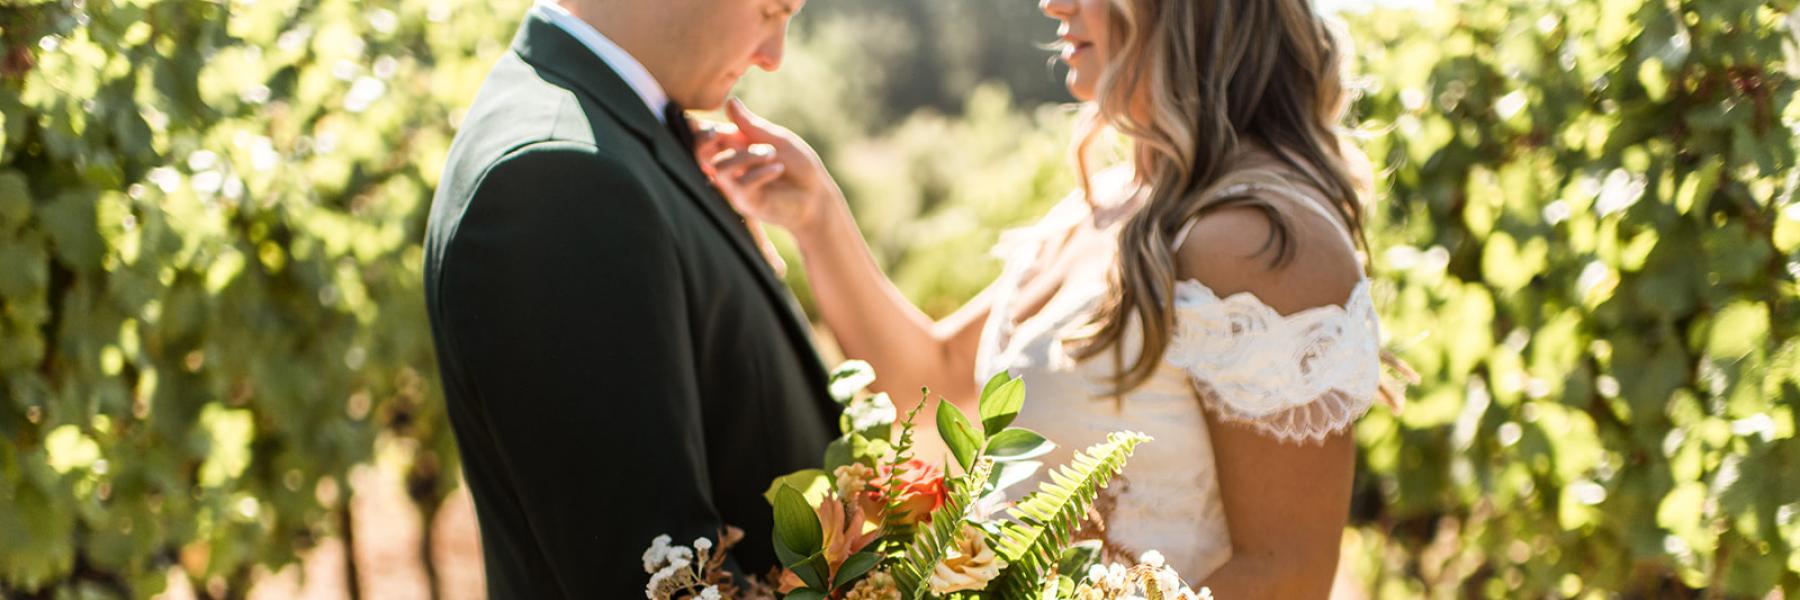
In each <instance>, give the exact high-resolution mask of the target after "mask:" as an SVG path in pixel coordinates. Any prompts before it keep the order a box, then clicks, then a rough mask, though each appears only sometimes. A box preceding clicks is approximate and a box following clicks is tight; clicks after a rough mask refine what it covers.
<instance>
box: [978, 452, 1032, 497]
mask: <svg viewBox="0 0 1800 600" xmlns="http://www.w3.org/2000/svg"><path fill="white" fill-rule="evenodd" d="M1042 468H1044V463H1042V462H1039V461H1035V460H1011V461H1006V462H999V461H998V460H996V461H995V462H994V474H993V476H991V477H988V488H989V489H991V490H993V491H994V492H1000V491H1002V490H1005V489H1007V488H1010V487H1012V486H1014V485H1018V483H1019V482H1021V481H1025V480H1027V479H1031V476H1032V475H1036V474H1037V472H1038V470H1039V469H1042Z"/></svg>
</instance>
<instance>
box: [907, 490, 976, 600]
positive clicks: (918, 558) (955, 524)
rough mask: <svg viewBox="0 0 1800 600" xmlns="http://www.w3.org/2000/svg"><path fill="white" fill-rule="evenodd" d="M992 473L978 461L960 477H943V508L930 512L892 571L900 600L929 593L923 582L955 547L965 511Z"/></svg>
mask: <svg viewBox="0 0 1800 600" xmlns="http://www.w3.org/2000/svg"><path fill="white" fill-rule="evenodd" d="M993 469H994V462H993V461H991V460H987V459H985V458H984V459H980V460H977V461H976V462H975V468H973V469H971V470H970V471H969V473H968V474H966V475H963V476H961V477H947V478H946V479H948V483H949V487H950V489H949V493H948V494H946V496H947V497H946V498H945V499H944V505H943V506H940V507H938V509H937V510H935V511H932V512H931V521H930V523H929V524H927V525H926V526H924V527H920V528H919V530H918V532H917V533H915V534H914V535H913V538H912V542H911V543H908V544H907V545H906V549H905V550H904V551H903V552H902V553H901V556H900V561H899V564H897V565H895V568H894V570H893V573H894V580H895V582H896V583H898V584H900V593H901V595H902V596H905V597H908V598H912V599H913V600H918V599H919V598H924V597H925V596H926V594H928V593H930V591H931V590H930V586H927V585H925V583H924V582H925V580H926V578H928V577H930V576H931V572H932V571H935V570H937V567H938V563H940V562H943V560H944V557H946V556H948V555H949V554H950V549H951V548H953V547H955V545H956V537H957V536H958V535H960V534H961V532H962V527H963V523H965V522H967V521H968V519H969V509H970V508H971V507H973V506H974V504H975V499H976V496H977V495H978V494H980V493H981V488H982V486H984V485H985V484H986V483H987V479H988V475H989V474H990V473H992V471H993Z"/></svg>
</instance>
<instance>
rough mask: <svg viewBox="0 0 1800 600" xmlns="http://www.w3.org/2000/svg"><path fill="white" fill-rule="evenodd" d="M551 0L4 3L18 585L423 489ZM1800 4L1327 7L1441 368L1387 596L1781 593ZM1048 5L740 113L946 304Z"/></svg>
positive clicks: (1021, 145) (1378, 460) (1035, 136)
mask: <svg viewBox="0 0 1800 600" xmlns="http://www.w3.org/2000/svg"><path fill="white" fill-rule="evenodd" d="M527 4H528V2H527V1H526V0H507V1H505V2H468V1H464V2H433V1H427V0H376V1H368V2H359V1H354V0H305V1H302V0H257V1H256V2H244V1H242V0H237V1H231V2H224V1H221V0H80V1H79V2H78V1H76V0H13V1H12V2H10V3H8V4H6V5H4V6H0V597H8V598H10V597H36V596H39V595H44V596H56V597H115V596H116V597H146V596H148V595H151V594H153V593H155V592H156V591H158V590H160V589H162V587H163V586H164V584H165V577H166V576H167V575H168V574H169V573H171V569H172V568H177V567H178V568H179V569H178V570H175V571H173V572H174V573H176V574H177V576H183V577H188V578H191V579H192V581H193V583H194V584H195V585H194V586H193V587H194V588H195V589H196V590H197V591H199V593H201V594H202V595H203V596H206V597H236V596H241V595H243V593H244V592H245V591H246V590H247V588H248V586H249V585H251V573H252V568H253V567H254V566H256V565H266V566H271V567H278V566H280V565H283V564H287V563H290V562H292V561H293V560H295V558H296V556H297V552H300V551H303V550H305V549H306V548H308V547H310V545H311V544H313V543H314V542H315V541H316V540H317V539H319V538H320V537H321V536H324V535H335V534H340V533H342V532H344V531H345V530H346V529H345V527H344V525H345V524H346V523H347V522H348V521H347V519H349V518H351V516H350V515H349V514H348V512H347V509H346V507H347V506H348V503H347V502H345V499H346V498H347V496H348V494H349V493H350V492H351V490H349V489H348V487H349V486H348V485H346V484H344V481H345V478H346V475H347V473H348V470H349V469H350V468H351V467H353V466H355V465H358V464H363V463H367V462H369V461H370V460H372V457H373V456H374V455H375V454H376V452H377V451H378V450H379V451H381V452H384V453H387V452H388V451H390V450H391V451H392V454H395V455H398V456H402V457H404V460H403V462H404V464H406V465H407V467H406V468H407V469H408V470H409V477H408V481H409V484H410V485H409V488H410V489H409V491H410V492H411V495H412V497H413V499H414V500H415V502H416V503H418V505H419V507H420V509H421V510H422V511H423V512H424V513H425V514H426V515H427V516H429V515H430V514H431V513H432V512H434V511H435V510H436V507H437V506H438V504H439V503H441V502H442V500H443V498H444V497H445V495H447V494H448V493H449V492H450V491H451V490H453V489H454V486H455V485H456V482H455V473H456V467H455V462H454V456H453V447H452V445H451V443H450V440H449V436H448V435H447V432H446V430H445V427H444V423H443V418H442V415H441V412H440V411H441V407H440V403H441V395H440V394H439V393H438V392H437V390H436V377H437V376H436V372H435V370H434V369H433V362H432V356H431V352H430V344H429V331H428V329H427V327H426V323H425V318H424V315H423V311H422V305H423V303H422V301H421V299H420V293H419V281H420V250H419V245H418V244H419V236H420V234H421V232H422V231H423V219H424V215H425V209H426V206H427V205H428V203H429V199H430V193H431V190H432V188H433V186H435V185H436V182H437V177H438V169H439V167H440V165H441V161H442V157H443V155H444V152H445V150H446V148H447V146H448V143H449V140H450V138H451V136H452V135H453V133H454V128H455V124H456V122H457V119H458V117H459V115H460V110H461V109H462V107H464V106H466V104H467V102H468V101H469V99H470V98H471V97H472V96H473V93H474V90H475V89H476V88H477V87H478V86H479V84H480V81H481V77H482V76H483V75H484V73H485V71H486V69H487V67H488V66H489V65H490V64H491V62H492V61H493V60H494V58H495V57H496V56H498V54H499V53H500V52H502V51H503V50H504V48H505V47H506V45H507V43H508V41H509V39H510V35H511V31H512V28H513V26H514V25H515V24H516V23H517V20H518V17H519V16H520V15H521V14H522V13H523V11H524V8H525V7H526V6H527ZM1794 8H1795V3H1794V2H1793V0H1768V1H1760V2H1759V1H1754V0H1551V1H1524V0H1467V1H1462V2H1451V1H1448V0H1446V1H1444V2H1441V3H1438V4H1437V5H1436V6H1435V8H1431V9H1426V10H1416V11H1398V10H1377V11H1374V12H1367V13H1356V12H1353V13H1348V14H1345V15H1344V18H1345V20H1346V21H1347V22H1348V25H1349V30H1350V32H1351V34H1352V36H1353V37H1354V39H1355V46H1356V52H1355V57H1354V58H1355V68H1356V70H1357V72H1358V73H1359V74H1360V77H1359V80H1358V81H1359V87H1360V88H1361V89H1362V90H1363V97H1362V99H1361V100H1359V102H1358V103H1357V104H1356V106H1355V113H1356V114H1355V116H1356V119H1357V122H1358V127H1359V130H1360V131H1361V132H1362V133H1361V138H1362V143H1363V146H1364V147H1365V148H1366V149H1367V150H1368V151H1369V152H1370V154H1371V156H1372V157H1373V158H1374V159H1375V161H1376V163H1377V164H1378V165H1379V166H1380V167H1381V168H1382V173H1381V174H1382V177H1381V182H1382V189H1381V190H1380V191H1379V193H1378V194H1377V196H1376V197H1375V198H1374V199H1373V203H1374V212H1373V218H1372V221H1371V225H1370V227H1371V231H1370V236H1371V239H1372V241H1373V246H1374V252H1373V256H1372V259H1373V263H1374V267H1375V275H1376V276H1377V278H1378V279H1379V280H1380V282H1381V283H1380V285H1379V286H1378V291H1377V302H1378V304H1379V306H1380V307H1381V308H1382V312H1383V315H1384V318H1385V320H1386V325H1387V330H1388V334H1389V338H1390V340H1389V345H1390V347H1392V348H1394V349H1395V350H1396V351H1397V352H1398V353H1399V354H1400V355H1401V356H1402V357H1403V358H1405V359H1406V360H1408V361H1410V362H1411V364H1412V365H1413V366H1414V367H1416V368H1417V369H1418V370H1419V371H1420V373H1421V374H1422V375H1423V379H1424V380H1423V382H1422V384H1421V385H1419V386H1417V387H1415V388H1414V389H1413V390H1412V393H1411V394H1410V398H1411V403H1410V405H1409V406H1408V407H1407V408H1406V410H1404V411H1403V412H1401V413H1399V414H1398V415H1394V414H1392V413H1391V412H1389V411H1384V410H1381V409H1377V410H1376V411H1374V412H1372V413H1371V415H1370V416H1369V417H1367V418H1365V419H1364V421H1363V422H1362V423H1361V425H1360V426H1359V429H1358V438H1359V440H1360V442H1361V445H1362V447H1363V452H1362V454H1361V458H1360V463H1359V472H1358V476H1359V478H1358V494H1357V501H1356V505H1355V507H1354V510H1353V517H1354V521H1355V526H1354V528H1353V530H1352V532H1350V534H1349V536H1348V539H1349V544H1350V547H1351V550H1352V551H1351V552H1349V553H1346V555H1345V560H1347V561H1350V562H1351V563H1352V565H1353V566H1354V568H1355V571H1356V572H1357V573H1359V574H1360V575H1361V576H1362V578H1363V579H1364V580H1365V581H1366V582H1367V583H1368V585H1369V586H1370V589H1371V591H1372V592H1374V595H1376V596H1378V597H1384V598H1388V597H1391V598H1403V597H1405V598H1410V597H1419V596H1430V597H1449V596H1463V595H1472V596H1485V597H1514V596H1527V595H1529V596H1546V595H1554V596H1587V595H1598V596H1605V595H1609V594H1613V593H1635V594H1641V595H1652V596H1657V595H1688V593H1689V592H1691V591H1693V590H1699V589H1713V590H1716V591H1718V592H1721V593H1723V594H1725V595H1732V596H1738V595H1744V596H1761V595H1764V594H1765V593H1766V592H1767V591H1768V590H1771V589H1773V588H1781V589H1783V590H1784V591H1785V592H1786V593H1787V594H1788V595H1790V596H1791V595H1793V594H1795V593H1800V553H1797V552H1796V549H1797V548H1800V483H1795V482H1794V481H1793V479H1792V477H1791V475H1792V474H1793V473H1796V472H1800V439H1797V438H1796V437H1795V409H1796V406H1797V405H1800V341H1796V336H1795V334H1796V331H1795V329H1796V323H1800V314H1796V313H1797V311H1800V307H1797V304H1796V300H1797V299H1800V288H1797V287H1796V283H1795V281H1796V278H1797V277H1800V207H1797V205H1796V203H1795V200H1794V187H1795V173H1796V171H1795V169H1794V168H1793V166H1794V161H1795V137H1796V133H1795V131H1796V130H1795V127H1796V124H1800V107H1797V106H1796V103H1795V102H1794V92H1795V77H1794V75H1795V71H1796V70H1800V64H1797V62H1796V60H1797V58H1796V57H1797V51H1796V45H1795V41H1794V39H1795V38H1794V26H1793V25H1794V19H1795V18H1794V16H1793V12H1794ZM1053 31H1054V24H1053V23H1052V22H1050V21H1048V20H1047V19H1044V18H1043V17H1041V16H1038V15H1036V8H1035V6H1034V5H1033V3H1031V2H1028V1H1026V0H979V1H968V0H905V1H895V0H815V1H814V2H812V3H811V5H810V6H809V7H808V8H807V9H806V10H805V11H804V12H803V13H802V16H801V18H800V19H799V20H798V21H797V22H796V24H795V35H794V37H793V43H792V44H791V46H790V49H789V53H788V57H787V62H786V65H785V66H784V68H783V70H782V71H781V72H780V73H777V74H755V75H752V76H751V78H750V79H749V80H748V81H747V82H746V85H745V86H744V89H743V90H742V93H743V95H744V96H745V98H746V99H747V100H748V101H749V103H750V104H751V106H752V107H753V108H755V109H757V110H759V111H761V112H763V113H764V114H766V115H768V116H770V117H772V118H774V119H776V120H778V121H780V122H783V123H786V124H788V125H790V126H792V127H793V128H795V129H796V130H797V131H799V132H801V133H802V134H804V135H806V136H808V138H809V139H811V140H812V141H813V142H814V143H815V144H816V145H817V146H818V147H819V148H820V149H821V151H822V152H823V153H824V155H825V156H826V159H827V161H828V163H829V164H830V166H831V167H832V168H833V170H834V172H835V173H836V174H837V175H838V177H839V179H840V181H841V182H842V183H843V185H844V187H845V189H846V191H847V192H848V194H849V196H850V198H851V201H852V203H853V204H854V206H855V208H856V210H857V211H858V214H859V216H860V219H861V223H862V225H863V227H864V229H865V231H866V233H868V235H869V238H870V240H871V243H872V244H873V245H874V249H875V251H876V255H877V258H878V260H880V261H881V262H882V264H883V265H884V266H885V267H886V268H887V269H888V270H889V272H890V274H892V275H893V276H894V277H895V279H896V281H898V282H899V283H900V285H901V287H902V288H903V289H904V290H905V291H906V292H907V293H908V294H909V295H910V296H911V297H912V298H913V299H914V300H915V301H917V302H919V303H920V304H921V305H922V306H924V307H925V308H926V309H927V310H928V311H929V312H931V313H933V314H945V313H947V312H949V311H950V310H953V309H954V308H955V307H956V306H957V305H959V304H960V303H961V302H962V301H964V300H965V299H967V298H968V297H970V296H972V295H973V294H974V293H975V292H976V291H978V290H979V289H980V288H981V287H982V286H984V285H985V284H986V283H987V282H988V281H989V280H990V279H991V278H992V277H993V276H994V274H995V273H997V271H998V268H999V266H998V263H997V262H995V261H991V260H977V259H974V258H971V257H982V256H985V252H986V249H987V248H988V247H989V246H990V245H991V244H992V243H993V242H994V241H995V238H996V237H997V235H998V231H1000V230H1001V229H1003V228H1005V227H1010V226H1016V225H1020V224H1024V223H1028V222H1030V221H1031V220H1032V219H1034V218H1036V216H1038V215H1041V214H1042V213H1043V211H1045V210H1046V209H1047V208H1048V206H1049V205H1050V204H1051V203H1053V202H1054V201H1055V200H1056V199H1057V198H1059V197H1060V196H1062V195H1063V194H1065V193H1067V191H1068V190H1069V189H1071V188H1072V186H1073V178H1072V176H1071V175H1070V172H1069V167H1068V164H1067V161H1066V146H1067V141H1068V136H1069V131H1070V124H1071V122H1072V112H1073V111H1072V109H1070V108H1068V107H1067V106H1066V105H1064V104H1062V103H1064V102H1067V100H1068V98H1067V96H1066V95H1065V93H1064V92H1062V90H1061V89H1060V84H1059V82H1058V78H1057V77H1058V76H1057V75H1056V74H1055V73H1054V72H1053V71H1052V70H1051V69H1050V68H1049V67H1047V66H1046V62H1045V59H1046V55H1047V53H1046V52H1043V51H1041V50H1038V49H1037V48H1036V47H1035V46H1034V44H1036V43H1039V42H1045V41H1049V40H1051V39H1052V38H1053V37H1054V33H1053ZM793 260H794V258H793V257H792V256H790V262H792V261H793ZM792 278H793V279H794V281H793V283H795V284H796V287H797V289H799V290H800V293H801V294H802V297H803V299H804V296H805V285H804V284H805V282H804V280H803V277H802V276H801V273H800V270H799V269H795V270H794V275H793V276H792ZM427 522H429V521H427Z"/></svg>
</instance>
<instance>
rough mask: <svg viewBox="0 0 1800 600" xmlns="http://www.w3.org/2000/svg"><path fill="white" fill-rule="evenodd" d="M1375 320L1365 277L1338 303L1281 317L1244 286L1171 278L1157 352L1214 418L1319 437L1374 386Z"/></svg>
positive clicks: (1298, 437) (1354, 413) (1357, 410)
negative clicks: (1182, 374)
mask: <svg viewBox="0 0 1800 600" xmlns="http://www.w3.org/2000/svg"><path fill="white" fill-rule="evenodd" d="M1380 338H1381V332H1380V324H1379V321H1378V319H1377V317H1376V315H1375V308H1374V303H1373V302H1372V301H1371V299H1370V297H1369V282H1368V280H1364V281H1362V282H1361V283H1358V284H1357V286H1356V288H1355V289H1354V290H1352V291H1351V293H1350V298H1349V300H1347V301H1346V302H1345V304H1344V305H1343V306H1337V305H1331V306H1321V307H1316V308H1311V309H1307V310H1304V311H1300V312H1297V313H1294V314H1291V315H1285V316H1284V315H1281V314H1280V313H1278V312H1276V311H1275V309H1274V308H1271V307H1269V305H1267V304H1264V303H1263V301H1262V300H1261V299H1259V298H1257V297H1256V296H1255V295H1253V294H1250V293H1248V292H1245V293H1238V294H1233V295H1231V296H1230V297H1227V298H1220V297H1219V296H1218V295H1217V294H1215V293H1214V292H1213V291H1212V289H1211V288H1208V287H1206V285H1205V284H1202V283H1200V282H1198V281H1194V280H1185V281H1181V282H1179V283H1177V284H1176V286H1175V332H1174V336H1173V338H1172V339H1171V341H1170V343H1169V350H1168V352H1167V353H1166V354H1164V357H1163V360H1164V361H1165V362H1168V363H1169V364H1170V365H1173V366H1175V367H1178V368H1180V369H1182V370H1184V371H1186V372H1187V374H1188V375H1189V377H1190V378H1191V379H1192V382H1193V384H1194V389H1195V391H1197V392H1199V395H1200V399H1201V402H1202V404H1204V405H1205V406H1206V407H1207V408H1208V410H1211V411H1212V412H1213V413H1214V414H1215V415H1217V416H1218V417H1219V418H1220V419H1221V420H1224V421H1227V422H1233V423H1238V424H1243V425H1247V426H1250V427H1251V428H1253V429H1255V430H1257V431H1260V432H1262V433H1265V434H1268V435H1271V436H1274V437H1276V438H1278V439H1281V440H1283V441H1293V442H1305V441H1312V442H1322V441H1323V440H1324V439H1325V437H1326V436H1328V435H1330V434H1332V433H1335V432H1338V431H1341V430H1343V429H1345V428H1347V427H1349V426H1350V424H1352V423H1354V422H1355V421H1356V419H1357V418H1358V417H1361V416H1362V415H1363V413H1364V412H1367V411H1368V409H1369V406H1370V404H1372V403H1373V401H1374V399H1375V397H1376V396H1377V394H1379V393H1380V386H1381V347H1380Z"/></svg>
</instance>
